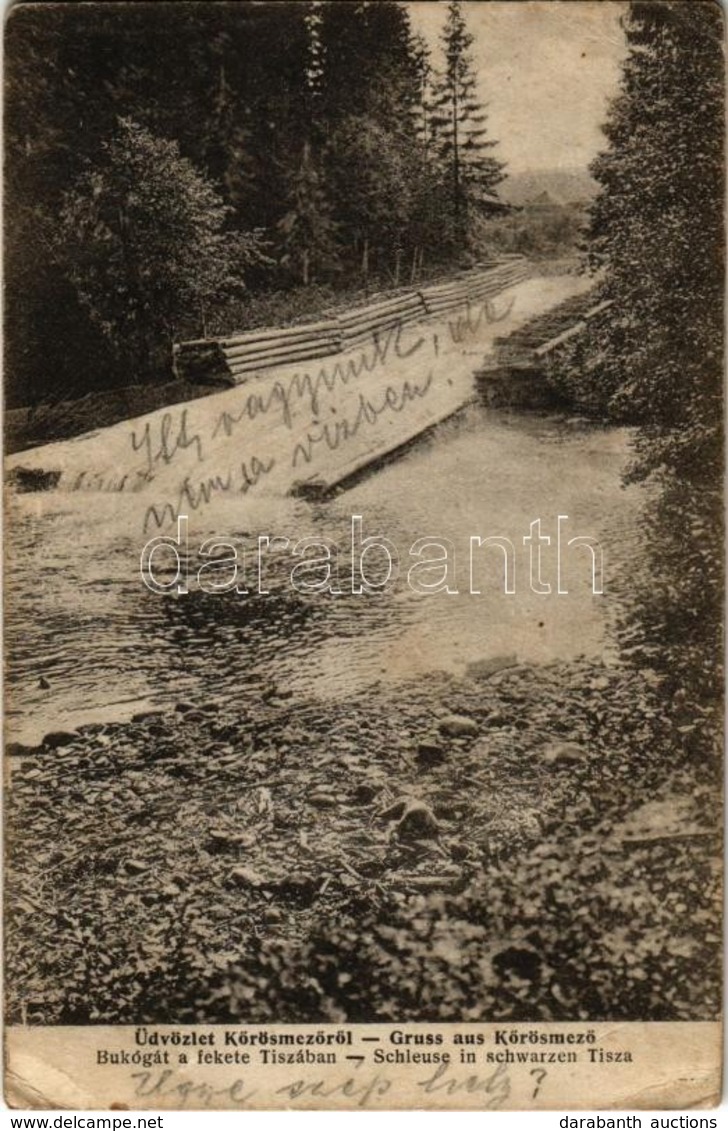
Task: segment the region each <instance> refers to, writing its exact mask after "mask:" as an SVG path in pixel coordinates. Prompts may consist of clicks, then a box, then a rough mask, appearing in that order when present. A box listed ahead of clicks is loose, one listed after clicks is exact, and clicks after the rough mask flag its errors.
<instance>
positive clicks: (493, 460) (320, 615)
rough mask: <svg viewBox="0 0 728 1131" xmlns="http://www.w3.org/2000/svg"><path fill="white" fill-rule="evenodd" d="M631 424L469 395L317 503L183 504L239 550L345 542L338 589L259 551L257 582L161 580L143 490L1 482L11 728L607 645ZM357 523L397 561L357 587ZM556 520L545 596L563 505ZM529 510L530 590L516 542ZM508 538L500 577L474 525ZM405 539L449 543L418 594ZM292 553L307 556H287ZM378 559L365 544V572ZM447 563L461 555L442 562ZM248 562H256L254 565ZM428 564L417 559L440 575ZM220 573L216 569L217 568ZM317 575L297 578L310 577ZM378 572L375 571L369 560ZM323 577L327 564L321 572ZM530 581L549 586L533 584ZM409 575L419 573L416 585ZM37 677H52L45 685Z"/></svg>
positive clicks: (624, 552) (205, 529)
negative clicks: (300, 582)
mask: <svg viewBox="0 0 728 1131" xmlns="http://www.w3.org/2000/svg"><path fill="white" fill-rule="evenodd" d="M628 458H629V433H628V432H627V431H626V430H623V429H604V428H596V427H593V426H591V425H589V424H588V423H587V422H585V421H583V420H578V419H571V420H570V419H565V418H560V417H538V416H527V415H520V416H519V415H512V416H510V415H505V414H504V415H500V416H499V415H497V414H494V413H493V412H486V410H485V409H482V408H480V407H471V408H469V409H468V410H467V411H466V412H464V413H463V414H461V415H460V417H459V418H458V419H457V420H455V421H451V422H450V423H449V424H447V425H442V426H440V428H439V429H438V430H437V431H436V433H435V434H434V435H432V436H431V437H430V438H429V439H428V440H425V441H422V442H421V443H419V444H418V445H417V446H415V447H414V448H413V449H411V450H410V451H409V452H408V453H406V454H405V455H402V456H401V457H400V458H399V459H398V460H396V461H395V462H392V463H390V464H389V465H388V466H385V467H383V468H381V469H380V470H379V471H377V472H376V473H375V474H372V475H370V476H369V477H368V478H366V479H364V480H363V481H361V482H360V483H359V484H358V485H356V486H354V487H352V488H351V489H350V490H348V491H346V492H344V493H342V494H341V495H339V496H338V497H337V498H336V499H334V500H332V501H330V502H326V503H316V504H311V503H308V502H304V501H301V500H293V499H280V498H275V497H272V496H271V497H266V496H263V495H261V496H260V497H257V498H256V497H254V495H253V494H251V495H250V496H248V497H246V498H245V499H240V498H238V499H237V500H233V499H228V498H227V497H222V498H219V499H216V500H213V502H212V503H211V505H210V506H209V507H207V508H205V509H204V510H202V511H200V512H199V513H198V514H197V515H196V516H195V523H194V529H193V528H192V526H191V527H190V532H189V539H190V549H191V550H196V547H197V546H198V545H199V544H200V543H201V542H202V540H203V538H205V537H212V536H216V537H218V538H221V539H222V538H225V539H227V540H228V541H233V542H234V543H235V545H236V546H239V547H240V550H241V553H242V548H243V546H244V545H246V546H247V547H249V548H250V547H251V546H252V545H254V543H255V538H256V536H257V535H258V534H264V535H268V536H270V537H273V536H283V537H287V538H289V539H290V543H291V544H293V543H294V542H295V541H296V540H298V539H301V538H305V537H308V536H310V537H316V538H317V539H319V540H321V539H326V540H327V541H328V542H329V543H332V542H333V543H335V544H337V545H338V546H339V547H340V548H341V556H340V574H339V580H340V588H341V592H340V593H339V594H336V595H333V594H331V593H330V592H327V593H308V594H301V593H299V592H296V591H295V589H294V588H293V586H292V585H291V584H290V580H289V578H290V571H291V568H292V565H293V564H294V563H295V561H296V559H293V558H291V557H290V555H288V554H287V553H285V552H281V551H277V552H272V551H271V552H269V553H268V554H267V555H266V557H265V558H264V559H263V564H262V566H261V569H262V570H263V581H262V584H261V585H260V586H259V588H262V589H265V588H266V587H267V588H269V590H270V591H269V592H268V593H266V592H263V593H256V592H255V591H254V589H255V587H256V586H255V582H256V580H257V578H256V575H255V572H253V573H252V574H249V575H248V589H249V592H248V593H247V594H243V593H234V592H229V593H224V594H223V593H203V592H200V591H198V590H195V588H194V587H192V588H191V591H190V592H189V593H187V594H177V593H174V594H172V595H160V594H157V593H153V592H151V591H150V590H148V589H147V588H146V587H145V585H144V584H143V582H142V580H141V576H140V572H139V555H140V550H141V544H142V541H143V539H141V538H140V537H139V536H138V534H137V533H133V534H132V533H130V532H131V531H134V532H136V531H138V529H139V523H138V513H139V510H140V507H143V505H144V501H143V498H142V497H141V496H140V495H137V494H94V493H79V492H75V493H74V492H62V491H53V492H46V493H42V494H19V495H12V496H11V498H10V500H9V503H8V508H7V531H8V541H7V548H8V552H7V566H6V579H7V585H6V590H7V594H8V596H7V600H6V641H7V648H6V651H7V655H8V661H7V672H6V686H7V689H8V690H7V699H8V706H9V709H8V711H7V719H8V737H9V738H11V739H14V740H18V741H37V740H38V739H39V738H40V737H42V735H43V733H45V732H47V731H48V730H52V729H59V728H64V729H65V728H68V727H69V726H76V725H79V724H81V723H83V722H91V721H96V720H99V719H104V718H124V717H128V716H129V715H130V714H131V713H132V712H133V711H138V710H139V709H140V708H141V707H142V706H146V705H148V704H154V705H160V706H168V705H171V704H173V703H176V702H178V701H179V700H187V701H192V702H198V701H204V700H205V699H209V698H213V697H217V696H228V697H230V698H232V699H235V700H238V701H239V702H240V704H241V706H244V704H245V701H246V698H248V697H250V696H251V695H260V694H262V693H264V692H265V690H266V685H268V684H271V683H274V684H276V685H277V686H278V687H279V688H286V689H288V690H289V691H291V692H292V693H293V696H294V697H309V696H311V695H322V696H340V695H345V694H346V693H348V692H350V691H352V690H358V689H360V688H363V687H366V686H369V685H372V684H375V683H376V681H377V680H381V679H385V678H386V679H390V680H401V679H409V678H411V677H413V676H417V675H418V674H419V673H424V672H427V671H430V670H433V669H441V670H442V669H444V670H448V671H452V672H454V673H461V672H463V671H464V670H465V667H466V665H467V664H468V663H469V662H472V661H477V660H482V659H487V658H488V657H493V656H498V655H503V654H509V655H515V656H516V657H517V658H518V659H519V660H522V661H535V662H539V661H547V660H550V659H554V658H559V659H569V658H570V657H573V656H575V655H577V654H586V655H587V656H594V657H602V658H604V659H605V660H606V662H610V661H611V660H613V659H614V657H615V644H614V640H613V637H612V635H611V631H610V626H611V625H612V624H613V621H614V618H615V616H616V615H617V614H618V612H619V608H620V603H621V597H620V593H621V592H622V591H623V589H624V586H625V585H626V584H628V583H629V576H630V571H631V569H632V566H633V564H634V561H635V556H636V555H638V554H639V553H640V550H639V532H640V514H641V508H642V506H643V493H642V491H641V489H640V488H637V487H633V488H626V489H625V488H624V487H623V486H622V485H621V478H620V477H621V472H622V470H623V468H624V466H625V463H626V462H627V460H628ZM353 515H358V516H361V523H362V533H363V537H364V538H366V537H370V536H373V537H375V538H381V537H386V538H387V539H388V540H389V542H390V543H391V544H392V545H393V546H394V547H396V550H397V551H398V553H399V557H400V567H401V568H400V574H399V577H398V578H397V579H396V580H392V581H391V583H390V585H389V587H388V589H387V591H386V592H379V593H366V592H365V593H361V594H359V593H352V592H351V579H350V546H351V528H352V516H353ZM558 515H565V516H568V522H564V524H563V527H562V535H563V537H562V564H561V588H562V590H563V589H566V590H568V592H562V593H558V592H557V573H556V570H557V553H556V549H557V548H556V533H557V516H558ZM536 519H540V520H541V534H542V535H543V536H548V537H550V538H551V542H550V543H549V544H547V543H546V542H542V543H541V546H542V559H541V578H542V581H543V582H544V583H547V582H548V583H550V584H551V593H549V594H545V593H536V592H534V591H533V588H532V585H531V581H532V580H533V581H534V584H536V576H535V567H534V571H533V574H534V575H533V577H532V576H531V572H532V571H531V568H530V565H529V557H528V549H527V547H526V546H524V544H523V538H524V536H525V535H528V534H529V529H530V526H531V524H532V523H533V522H534V521H535V520H536ZM489 536H491V537H492V536H496V537H500V538H501V539H509V540H510V542H511V543H512V544H513V547H514V564H515V579H514V580H515V593H510V594H507V593H505V592H504V571H503V563H504V557H505V554H504V552H503V550H502V549H499V548H498V547H492V546H491V547H489V548H482V547H479V546H478V545H477V544H476V549H475V550H474V551H473V557H472V577H471V561H470V539H471V537H480V538H486V537H489ZM577 536H588V537H590V538H592V539H595V540H597V541H598V542H599V545H600V546H601V548H602V550H603V555H604V558H603V560H604V576H603V588H604V593H603V594H594V593H593V591H592V590H593V576H592V567H591V561H592V555H591V553H590V551H589V550H588V549H586V548H584V547H576V546H572V547H568V546H567V545H566V542H567V541H568V539H569V538H573V537H577ZM418 539H427V540H429V541H430V542H431V543H432V542H435V541H438V542H439V543H440V545H441V546H443V547H445V549H444V550H443V549H439V550H435V551H433V550H432V549H430V550H429V551H427V556H428V557H429V558H434V557H437V556H438V554H442V553H444V552H447V554H448V556H449V558H450V561H451V566H452V568H451V573H450V575H449V576H448V578H447V582H448V585H449V588H450V589H452V590H457V591H456V592H443V591H441V592H439V593H435V594H433V593H423V592H421V591H420V592H416V591H414V590H413V588H412V586H411V585H410V584H408V580H407V570H408V569H409V568H410V567H411V566H412V565H413V564H414V563H415V561H416V559H415V557H413V556H412V555H411V552H410V551H411V547H412V546H413V544H414V543H415V542H416V541H417V540H418ZM298 560H300V559H298ZM383 561H385V559H384V557H383V555H382V554H381V553H380V552H377V551H374V550H372V551H369V552H368V553H367V555H366V558H365V563H366V567H365V568H367V569H368V570H369V571H370V572H371V574H372V576H374V575H375V574H376V570H377V568H378V566H381V565H382V562H383ZM453 561H454V565H452V563H453ZM253 564H255V563H253ZM441 575H442V570H441V568H440V567H434V566H433V568H432V570H431V571H430V572H429V573H419V574H418V575H417V581H418V582H420V583H421V582H423V581H429V582H434V581H436V580H437V579H438V577H440V576H441ZM226 576H229V573H228V574H227V575H226ZM311 576H312V575H309V580H310V579H311ZM377 576H381V575H377ZM317 577H318V579H322V577H323V574H322V573H319V574H318V575H317ZM542 587H543V586H542ZM418 588H420V589H421V588H422V586H421V584H420V585H419V586H418ZM46 684H47V685H49V686H45V685H46Z"/></svg>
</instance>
